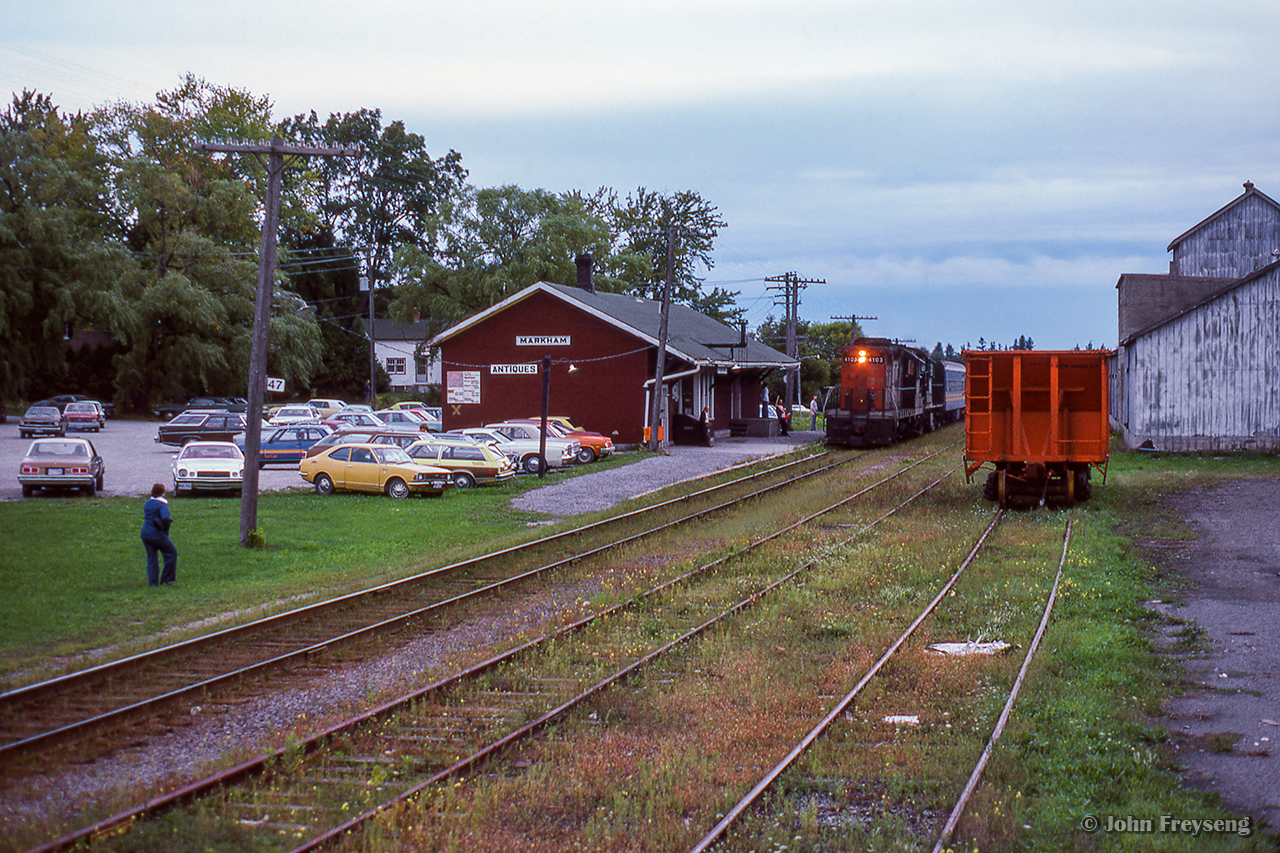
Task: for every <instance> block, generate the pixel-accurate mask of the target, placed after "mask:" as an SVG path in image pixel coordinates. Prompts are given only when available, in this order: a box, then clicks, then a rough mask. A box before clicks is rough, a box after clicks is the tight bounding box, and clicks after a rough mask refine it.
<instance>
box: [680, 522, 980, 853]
mask: <svg viewBox="0 0 1280 853" xmlns="http://www.w3.org/2000/svg"><path fill="white" fill-rule="evenodd" d="M1003 517H1004V510H997V511H996V514H995V516H994V517H993V518H992V519H991V523H990V524H989V525H987V529H986V530H984V531H983V533H982V535H981V536H980V537H978V541H977V542H976V543H974V546H973V548H972V549H971V550H970V551H969V555H968V556H967V557H965V558H964V561H963V562H961V563H960V567H959V568H957V569H956V571H955V572H954V573H953V574H952V575H951V578H950V580H948V581H947V582H946V583H945V584H943V586H942V589H941V590H939V592H938V594H937V595H935V596H934V597H933V600H932V601H930V602H929V604H928V605H926V606H925V608H924V610H922V611H921V612H920V614H919V615H918V616H916V618H915V619H914V620H912V622H911V624H910V625H909V626H908V627H907V629H906V630H905V631H903V632H902V634H900V635H899V636H898V639H896V640H894V641H893V643H892V644H891V645H890V646H889V648H888V650H886V651H885V653H884V654H882V655H881V656H880V659H879V660H877V661H876V662H875V663H874V664H873V665H872V666H871V668H870V669H868V670H867V672H866V673H865V674H864V675H863V676H862V678H861V679H859V680H858V683H857V684H855V685H854V687H853V689H852V690H850V691H849V692H848V693H846V694H845V695H844V698H842V699H841V700H840V701H839V702H837V703H836V704H835V707H833V708H832V709H831V711H830V712H828V713H827V715H826V716H825V717H823V718H822V721H821V722H819V723H818V724H817V725H816V726H814V727H813V728H812V729H810V730H809V733H808V734H806V735H805V736H804V737H803V738H801V739H800V742H799V743H797V744H796V745H795V746H794V747H792V748H791V751H790V752H788V753H787V754H786V756H785V757H784V758H783V759H782V760H781V761H779V762H778V763H777V764H775V765H774V766H773V768H772V769H771V770H769V772H768V773H766V774H765V775H764V777H763V778H761V780H760V781H759V782H757V783H756V784H755V786H754V787H753V788H752V789H751V790H750V791H748V792H747V794H746V796H744V797H743V798H742V799H740V800H738V802H737V803H736V804H734V806H733V807H732V808H730V809H729V811H728V812H726V813H725V816H724V817H723V818H722V819H721V820H720V822H719V823H717V824H716V825H715V826H714V827H712V829H711V831H710V832H708V833H707V834H706V835H704V836H703V837H702V839H701V840H700V841H699V842H698V843H697V844H695V845H694V846H693V847H691V848H690V849H689V853H705V851H706V850H708V849H710V848H711V847H712V845H714V844H716V843H717V842H718V841H719V840H720V838H721V837H722V836H723V835H724V833H725V832H726V831H727V830H728V829H729V827H730V826H732V825H733V824H734V823H735V822H736V821H737V820H738V818H739V817H741V816H742V814H743V813H744V812H746V810H747V809H749V808H751V806H752V805H754V804H755V802H756V801H757V800H758V799H759V798H760V796H761V795H762V794H763V793H764V792H765V791H766V790H768V789H769V787H770V786H772V785H773V783H774V782H775V781H777V779H778V777H779V776H781V775H782V774H783V773H784V772H785V771H786V770H787V769H788V768H789V767H791V765H792V764H793V763H795V761H796V759H797V758H799V757H800V756H801V755H803V754H804V753H805V752H806V751H807V750H808V749H809V747H810V746H812V745H813V744H814V743H815V742H816V741H817V740H818V738H820V737H821V736H822V735H823V733H825V732H826V730H827V729H828V728H830V727H831V724H832V723H834V722H835V721H836V720H837V719H839V718H840V716H841V715H842V714H843V713H844V712H845V710H846V709H847V708H848V707H849V705H850V704H852V703H853V700H854V699H855V698H856V697H857V695H858V694H859V693H861V692H862V690H863V688H864V687H866V686H867V685H868V684H869V683H870V682H871V679H872V678H874V677H875V675H876V673H878V672H879V671H880V669H881V668H882V667H883V666H884V665H885V663H887V662H888V661H889V658H891V657H893V655H894V654H895V653H896V652H897V651H898V649H899V648H901V646H902V644H903V643H905V642H906V641H907V638H909V637H910V636H911V635H912V634H913V633H915V630H916V628H918V627H920V623H922V622H923V621H924V620H925V619H927V618H928V617H929V614H931V613H932V612H933V611H934V609H935V608H937V606H938V604H939V603H941V601H942V600H943V598H945V597H946V595H947V593H948V592H950V591H951V588H952V587H953V586H955V584H956V581H958V580H959V579H960V576H961V575H962V574H964V571H965V570H966V569H967V568H969V565H970V564H971V563H972V562H973V560H974V558H975V557H976V556H977V555H978V551H979V550H980V549H981V548H982V545H983V543H984V542H986V541H987V537H988V536H990V535H991V531H992V530H995V528H996V525H997V524H999V523H1000V519H1001V518H1003Z"/></svg>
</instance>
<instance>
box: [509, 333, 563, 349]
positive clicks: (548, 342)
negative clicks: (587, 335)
mask: <svg viewBox="0 0 1280 853" xmlns="http://www.w3.org/2000/svg"><path fill="white" fill-rule="evenodd" d="M569 339H570V336H569V335H516V346H518V347H567V346H570V340H569Z"/></svg>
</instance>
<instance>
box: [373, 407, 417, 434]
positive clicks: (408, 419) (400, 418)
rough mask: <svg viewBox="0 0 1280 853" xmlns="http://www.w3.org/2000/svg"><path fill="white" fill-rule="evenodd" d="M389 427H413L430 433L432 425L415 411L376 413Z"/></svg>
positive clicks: (384, 411) (381, 411) (400, 410)
mask: <svg viewBox="0 0 1280 853" xmlns="http://www.w3.org/2000/svg"><path fill="white" fill-rule="evenodd" d="M374 414H375V415H377V416H378V417H379V418H381V419H382V420H383V422H384V423H386V424H387V425H389V426H403V427H413V428H414V429H416V430H418V431H420V432H430V431H431V425H430V424H429V423H427V419H426V417H424V416H423V415H422V413H421V412H418V411H415V410H413V409H381V410H379V411H376V412H374Z"/></svg>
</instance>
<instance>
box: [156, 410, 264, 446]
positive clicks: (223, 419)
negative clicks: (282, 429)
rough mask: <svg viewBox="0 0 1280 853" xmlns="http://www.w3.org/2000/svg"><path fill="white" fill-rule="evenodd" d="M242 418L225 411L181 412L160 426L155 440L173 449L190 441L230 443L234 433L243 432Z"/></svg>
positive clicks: (243, 421)
mask: <svg viewBox="0 0 1280 853" xmlns="http://www.w3.org/2000/svg"><path fill="white" fill-rule="evenodd" d="M244 418H245V416H244V415H240V414H234V413H232V412H227V411H213V412H209V411H202V412H201V411H197V412H183V413H182V414H180V415H178V416H177V417H176V418H174V419H173V420H171V421H169V422H168V423H167V424H161V425H160V428H159V429H158V430H156V439H155V440H156V441H157V442H159V443H160V444H168V445H172V446H174V447H180V446H182V445H184V444H186V443H188V442H191V441H231V440H232V439H234V438H235V437H236V433H241V432H244V429H245V420H244ZM268 429H269V427H268Z"/></svg>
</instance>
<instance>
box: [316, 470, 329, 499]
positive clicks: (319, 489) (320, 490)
mask: <svg viewBox="0 0 1280 853" xmlns="http://www.w3.org/2000/svg"><path fill="white" fill-rule="evenodd" d="M316 494H317V495H331V494H333V480H331V479H329V475H328V474H316Z"/></svg>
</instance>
